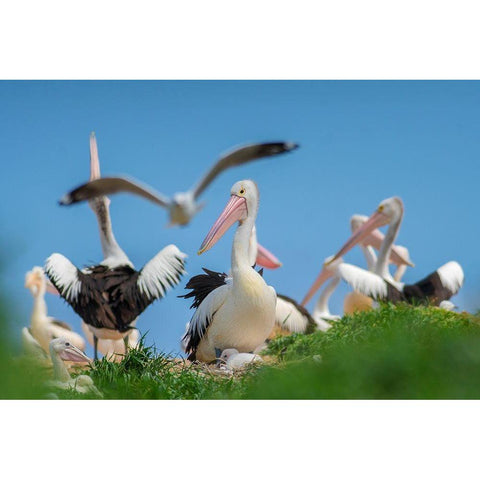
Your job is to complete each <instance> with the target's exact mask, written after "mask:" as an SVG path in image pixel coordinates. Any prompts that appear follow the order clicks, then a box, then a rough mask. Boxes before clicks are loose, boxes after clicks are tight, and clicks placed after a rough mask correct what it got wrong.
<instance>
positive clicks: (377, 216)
mask: <svg viewBox="0 0 480 480" xmlns="http://www.w3.org/2000/svg"><path fill="white" fill-rule="evenodd" d="M388 222H389V219H388V217H387V215H385V214H384V213H382V212H379V211H378V210H377V211H376V212H375V213H374V214H373V215H372V216H371V217H370V218H369V219H368V220H367V221H366V222H365V223H364V224H363V225H362V226H361V227H360V228H357V230H355V232H353V235H352V236H351V237H350V238H349V239H348V240H347V242H346V243H345V245H343V247H342V248H341V249H340V250H339V251H338V252H337V254H336V255H335V256H333V257H332V258H331V259H330V261H329V262H327V263H326V265H330V264H331V263H333V262H334V261H335V260H337V259H338V258H340V257H343V255H345V254H346V253H347V252H348V251H350V250H351V249H352V248H353V247H354V246H355V245H357V244H358V243H361V242H363V241H364V240H365V239H366V238H367V237H368V235H369V234H370V233H371V232H372V231H373V230H375V229H376V228H379V227H383V225H386V224H387V223H388Z"/></svg>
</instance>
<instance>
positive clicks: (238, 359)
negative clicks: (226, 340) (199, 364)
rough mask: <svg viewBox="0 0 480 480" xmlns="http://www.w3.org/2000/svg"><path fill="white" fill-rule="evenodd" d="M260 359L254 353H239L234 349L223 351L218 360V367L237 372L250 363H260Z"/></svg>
mask: <svg viewBox="0 0 480 480" xmlns="http://www.w3.org/2000/svg"><path fill="white" fill-rule="evenodd" d="M262 362H263V360H262V357H260V356H258V355H256V354H254V353H239V351H238V350H237V349H236V348H227V349H225V350H224V351H223V352H222V353H221V355H220V358H219V359H218V362H217V364H218V365H220V366H221V365H222V364H223V365H225V367H226V368H227V370H231V371H234V370H239V369H242V368H245V366H246V365H249V364H252V363H262Z"/></svg>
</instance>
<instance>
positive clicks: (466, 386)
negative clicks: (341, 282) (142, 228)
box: [0, 305, 480, 399]
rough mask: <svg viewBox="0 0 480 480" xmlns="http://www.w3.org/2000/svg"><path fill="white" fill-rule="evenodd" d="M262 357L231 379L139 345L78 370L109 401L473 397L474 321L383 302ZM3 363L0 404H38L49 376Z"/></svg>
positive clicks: (478, 350)
mask: <svg viewBox="0 0 480 480" xmlns="http://www.w3.org/2000/svg"><path fill="white" fill-rule="evenodd" d="M265 353H266V354H267V357H266V358H267V361H266V362H265V364H262V365H260V366H257V365H255V366H251V367H250V368H248V369H246V370H245V371H243V372H239V373H235V374H233V375H232V374H226V373H225V372H222V371H219V370H218V369H216V368H215V367H213V366H212V367H210V366H206V365H196V364H190V363H189V362H183V361H181V360H179V359H173V358H171V357H169V356H165V355H161V354H160V355H159V354H158V353H157V352H156V351H155V349H154V348H152V347H148V346H145V345H142V346H141V348H139V349H137V350H130V351H129V352H128V353H127V355H126V356H125V358H124V359H123V361H122V362H120V363H109V362H107V361H105V360H101V361H99V362H96V364H95V365H94V367H93V368H92V369H91V370H89V371H87V372H82V373H84V374H85V373H86V374H88V375H90V376H91V377H92V378H93V380H94V382H95V385H96V386H97V387H98V389H99V390H100V391H101V392H102V394H103V397H104V398H107V399H109V398H110V399H114V398H131V399H133V398H139V399H155V398H158V399H230V398H257V399H288V398H296V399H374V398H376V399H387V398H392V399H397V398H398V399H407V398H412V399H434V398H445V399H447V398H480V318H479V317H478V316H473V315H469V314H457V313H454V312H447V311H445V310H440V309H438V308H424V307H412V306H408V305H399V306H396V307H394V306H391V305H385V306H382V307H381V308H379V309H378V310H375V311H370V312H362V313H358V314H356V315H353V316H346V317H344V318H343V319H342V320H340V321H339V322H336V323H335V324H334V325H333V327H332V328H331V329H330V330H328V331H327V332H325V333H324V332H315V333H313V334H310V335H300V334H294V335H291V336H288V337H279V338H277V339H275V340H273V341H272V342H271V343H270V344H269V347H268V349H267V351H266V352H265ZM6 361H7V360H6ZM8 362H9V363H8ZM8 362H7V363H6V364H5V365H8V366H9V368H8V369H7V368H3V369H2V370H3V372H1V373H7V370H8V375H6V377H5V378H4V379H3V380H5V379H6V383H5V381H3V380H0V381H1V383H0V386H1V387H2V389H1V392H0V394H1V397H2V398H45V395H46V391H45V389H44V388H43V387H41V382H42V381H43V380H44V379H45V378H48V377H49V375H50V372H46V371H45V369H43V370H41V369H40V368H39V367H36V366H32V365H30V364H27V363H25V362H19V361H17V360H16V361H12V360H9V361H8ZM5 365H4V366H5ZM14 378H17V379H18V378H20V379H22V381H21V382H20V387H15V385H14V383H15V382H14ZM28 385H30V387H31V388H30V389H28V388H27V386H28ZM5 386H7V387H9V391H8V392H5V389H4V388H3V387H5ZM56 394H57V395H58V397H59V398H95V397H94V396H93V395H92V396H89V395H80V394H77V393H75V392H73V391H60V392H56Z"/></svg>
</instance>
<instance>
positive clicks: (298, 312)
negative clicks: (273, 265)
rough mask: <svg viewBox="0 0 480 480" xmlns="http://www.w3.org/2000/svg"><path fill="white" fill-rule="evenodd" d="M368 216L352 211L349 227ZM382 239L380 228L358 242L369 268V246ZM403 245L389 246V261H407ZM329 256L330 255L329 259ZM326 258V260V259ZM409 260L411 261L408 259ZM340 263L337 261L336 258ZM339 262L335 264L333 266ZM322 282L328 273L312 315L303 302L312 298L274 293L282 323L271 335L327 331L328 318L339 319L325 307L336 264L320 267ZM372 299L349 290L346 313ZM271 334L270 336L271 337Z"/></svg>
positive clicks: (371, 256) (335, 280)
mask: <svg viewBox="0 0 480 480" xmlns="http://www.w3.org/2000/svg"><path fill="white" fill-rule="evenodd" d="M367 218H368V217H362V216H361V215H354V216H353V217H352V219H351V227H352V229H353V230H355V229H357V228H358V226H359V225H361V224H363V223H364V222H365V221H366V220H367ZM382 240H383V234H382V233H381V232H380V231H379V230H374V231H372V232H370V234H369V235H368V236H367V237H365V238H364V239H363V241H362V243H361V245H360V246H361V248H362V251H363V253H364V255H365V259H366V261H367V266H368V268H369V269H373V268H374V267H375V264H376V260H377V257H376V255H375V252H374V250H373V247H372V246H375V247H377V248H379V247H380V244H381V241H382ZM405 251H406V252H407V255H408V251H407V250H406V249H405V247H400V246H398V245H395V248H394V250H392V252H391V255H390V261H391V262H392V263H396V264H398V265H403V264H405V263H406V262H407V260H406V258H405V257H404V256H402V255H404V254H405ZM330 258H332V257H329V258H328V259H330ZM328 259H326V260H325V261H327V260H328ZM408 262H409V263H408V264H410V265H411V262H410V260H408ZM339 263H340V262H339ZM336 266H338V265H335V267H336ZM321 275H322V284H323V283H324V282H325V281H326V280H328V279H329V278H330V277H333V278H332V280H331V282H330V283H329V284H328V285H327V286H326V287H325V289H324V290H323V291H322V293H321V294H320V296H319V298H318V300H317V302H316V304H315V307H314V309H313V312H312V315H310V314H309V313H308V310H306V308H305V305H306V304H307V303H308V300H309V299H310V298H311V296H309V297H308V298H307V297H306V298H305V299H304V300H303V301H302V304H301V305H299V304H298V303H297V302H295V300H293V299H292V298H289V297H287V296H283V295H279V294H277V309H276V318H275V323H276V325H277V326H279V327H282V330H284V331H278V330H275V329H274V331H273V332H272V336H275V335H276V334H278V333H281V334H288V333H291V332H299V333H309V332H310V331H312V326H313V328H316V329H318V330H322V331H326V330H328V329H329V328H330V327H331V324H330V323H329V322H330V321H335V320H339V319H340V318H341V317H340V316H338V315H333V314H331V313H330V309H329V307H328V301H329V299H330V297H331V295H332V294H333V292H334V291H335V289H336V288H337V287H338V285H339V283H340V279H341V277H340V276H339V275H337V270H336V268H333V267H332V268H324V270H322V273H321ZM371 306H372V300H371V298H370V297H367V296H365V295H362V294H361V293H359V292H356V291H354V292H351V293H349V294H348V295H347V296H346V297H345V302H344V311H345V313H352V312H353V311H358V310H366V309H368V308H371ZM272 336H270V337H269V338H271V337H272Z"/></svg>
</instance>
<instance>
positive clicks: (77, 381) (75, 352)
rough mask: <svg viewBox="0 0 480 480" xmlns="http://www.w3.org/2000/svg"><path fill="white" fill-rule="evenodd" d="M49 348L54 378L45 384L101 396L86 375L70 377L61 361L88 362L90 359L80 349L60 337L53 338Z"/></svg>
mask: <svg viewBox="0 0 480 480" xmlns="http://www.w3.org/2000/svg"><path fill="white" fill-rule="evenodd" d="M49 350H50V357H51V359H52V364H53V378H54V379H53V380H50V381H48V382H47V385H49V386H51V387H54V388H59V389H62V390H68V389H73V390H75V391H76V392H78V393H93V394H94V395H97V396H102V394H101V393H100V392H99V391H98V390H97V388H96V387H95V385H94V383H93V380H92V379H91V378H90V377H89V376H88V375H78V376H77V377H75V378H72V377H71V376H70V374H69V373H68V370H67V367H66V366H65V364H64V363H63V360H68V361H70V362H87V363H90V362H91V360H90V359H89V358H88V357H87V356H86V355H85V354H84V353H83V352H82V351H81V350H79V349H78V348H77V347H75V346H74V345H72V344H71V343H70V342H69V341H68V340H67V339H66V338H62V337H60V338H55V339H53V340H52V341H51V342H50V345H49Z"/></svg>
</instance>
